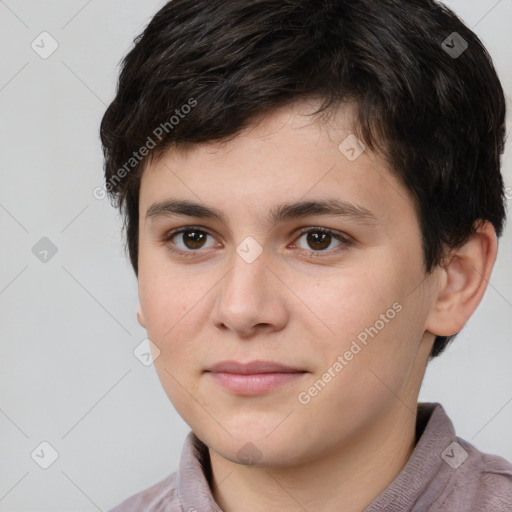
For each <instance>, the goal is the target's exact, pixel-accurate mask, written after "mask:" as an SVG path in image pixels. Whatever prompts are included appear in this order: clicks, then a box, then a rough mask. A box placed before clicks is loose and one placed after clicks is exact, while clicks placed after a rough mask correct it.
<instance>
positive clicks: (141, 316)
mask: <svg viewBox="0 0 512 512" xmlns="http://www.w3.org/2000/svg"><path fill="white" fill-rule="evenodd" d="M137 320H138V322H139V324H140V325H141V326H142V327H144V329H145V328H146V319H145V318H144V313H143V312H142V307H141V305H140V302H139V307H138V309H137Z"/></svg>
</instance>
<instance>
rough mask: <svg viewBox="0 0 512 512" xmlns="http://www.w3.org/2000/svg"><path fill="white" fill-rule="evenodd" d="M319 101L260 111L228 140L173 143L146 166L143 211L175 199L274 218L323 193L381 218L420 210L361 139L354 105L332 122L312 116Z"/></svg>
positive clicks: (216, 212) (215, 212)
mask: <svg viewBox="0 0 512 512" xmlns="http://www.w3.org/2000/svg"><path fill="white" fill-rule="evenodd" d="M317 107H318V103H316V102H314V101H311V100H308V101H302V102H296V103H293V104H291V105H288V106H286V107H282V108H280V109H277V110H275V111H273V112H272V113H270V114H266V115H265V116H261V117H259V118H255V120H254V121H253V122H252V123H251V124H250V125H249V126H248V127H247V128H245V129H244V130H243V131H241V132H240V133H239V134H237V135H236V136H234V137H233V138H231V139H229V140H226V141H220V142H219V141H215V142H209V143H202V144H196V145H191V146H189V147H187V148H185V149H181V150H180V151H176V150H173V149H170V150H168V151H167V152H166V153H164V154H163V155H162V156H160V157H159V158H158V159H155V160H154V161H153V162H151V163H150V164H149V165H148V166H147V168H146V169H145V170H144V173H143V176H142V181H141V189H140V214H141V218H145V217H146V216H147V215H149V216H151V213H155V212H156V210H158V205H156V204H157V203H160V206H162V204H163V203H165V202H166V201H167V202H169V200H171V202H172V201H174V200H176V199H178V200H180V199H185V200H189V202H191V203H192V202H193V203H200V204H202V205H204V206H205V207H206V205H208V206H207V207H206V208H207V209H208V210H210V213H211V214H212V215H210V217H211V218H214V217H216V218H217V220H221V221H224V222H225V221H226V220H227V218H226V215H227V216H230V217H232V216H233V215H235V214H239V213H241V212H240V209H239V208H240V207H242V208H244V210H248V209H250V210H251V211H252V212H253V213H256V212H259V214H261V217H262V219H263V218H264V219H265V221H266V222H272V221H274V222H275V220H276V218H277V217H279V216H281V217H282V218H285V217H286V215H283V205H284V203H287V204H288V206H290V205H291V204H292V203H293V204H297V203H299V202H301V203H304V202H306V201H310V202H311V201H318V200H321V199H327V200H328V201H331V202H333V201H340V202H343V203H344V204H345V206H349V207H350V206H353V209H354V211H355V210H359V212H360V213H363V212H364V211H366V213H368V218H369V217H371V216H372V215H373V216H374V217H376V218H378V219H381V220H383V221H384V220H386V219H388V217H389V216H390V215H393V214H395V215H398V214H400V215H407V214H412V215H414V213H415V210H414V205H413V201H412V197H411V195H410V193H409V192H408V190H407V189H406V188H405V187H404V186H403V184H402V183H401V181H400V180H399V179H398V178H397V177H396V176H394V174H393V173H392V172H391V170H390V168H389V166H388V165H387V163H386V162H385V161H384V160H383V159H382V158H381V157H380V156H378V155H377V154H375V153H373V152H370V151H368V150H363V147H364V146H362V145H360V144H359V142H358V139H357V138H356V135H355V134H354V133H353V131H354V130H353V118H354V116H353V109H352V108H351V106H350V105H346V106H344V107H341V108H340V109H339V111H338V112H337V113H336V115H332V116H331V117H329V119H328V122H323V120H322V122H320V121H319V119H318V118H316V117H314V116H311V113H312V112H314V111H315V110H316V108H317ZM354 157H355V158H354ZM160 209H161V208H160ZM151 210H153V212H151ZM198 211H199V210H198V209H197V208H196V212H198Z"/></svg>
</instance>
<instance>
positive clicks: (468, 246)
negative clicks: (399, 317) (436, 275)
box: [426, 221, 498, 336]
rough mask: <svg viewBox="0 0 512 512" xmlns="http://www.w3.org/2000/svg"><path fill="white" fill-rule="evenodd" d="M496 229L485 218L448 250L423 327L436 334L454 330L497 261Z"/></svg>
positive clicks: (481, 292)
mask: <svg viewBox="0 0 512 512" xmlns="http://www.w3.org/2000/svg"><path fill="white" fill-rule="evenodd" d="M497 249H498V243H497V238H496V232H495V230H494V227H493V226H492V224H491V223H490V222H488V221H486V222H484V223H481V224H480V225H479V227H478V229H477V231H476V233H475V234H474V235H473V236H472V237H471V238H470V239H469V240H468V241H467V242H466V243H465V244H464V245H463V246H462V247H460V248H458V249H455V250H454V251H452V253H451V254H450V257H449V259H448V262H447V263H446V264H444V265H443V266H442V268H440V269H439V271H440V272H441V275H440V280H439V286H438V292H437V294H436V296H435V297H434V300H435V302H434V303H433V305H432V308H431V311H430V313H429V315H428V318H427V323H426V330H427V331H429V332H431V333H432V334H435V335H436V336H451V335H454V334H457V333H458V332H459V331H460V330H461V329H462V328H463V327H464V325H465V324H466V322H467V321H468V319H469V318H470V316H471V315H472V314H473V313H474V311H475V310H476V308H477V307H478V304H480V301H481V300H482V297H483V296H484V293H485V290H486V289H487V285H488V283H489V279H490V276H491V272H492V268H493V266H494V262H495V261H496V254H497Z"/></svg>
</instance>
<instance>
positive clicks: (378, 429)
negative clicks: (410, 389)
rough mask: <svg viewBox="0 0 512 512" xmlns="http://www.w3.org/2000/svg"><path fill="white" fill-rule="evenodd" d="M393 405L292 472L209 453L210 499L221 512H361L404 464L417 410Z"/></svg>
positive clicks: (414, 427)
mask: <svg viewBox="0 0 512 512" xmlns="http://www.w3.org/2000/svg"><path fill="white" fill-rule="evenodd" d="M413 410H414V412H413V411H412V410H411V409H410V408H408V407H406V406H404V405H403V404H402V403H400V402H398V401H397V403H396V406H395V407H394V409H391V410H388V411H387V413H386V415H385V417H381V418H379V420H378V421H375V422H373V423H372V425H370V426H369V427H367V428H366V429H364V431H361V432H358V433H357V434H356V435H355V436H353V438H351V439H350V440H349V441H345V442H344V443H343V445H340V446H336V447H334V448H333V449H331V450H330V451H329V453H326V454H323V455H322V456H321V457H318V458H316V459H314V460H309V461H307V462H304V463H303V464H300V465H295V466H293V467H283V466H280V467H278V468H276V467H263V468H262V467H258V466H243V465H240V464H236V463H234V462H232V461H230V460H227V459H224V458H223V457H221V456H220V455H219V454H217V453H216V452H214V451H213V450H211V449H210V450H209V452H210V462H211V470H212V489H213V491H212V493H213V496H214V498H215V500H216V502H217V503H218V504H219V506H220V507H221V509H222V510H223V511H224V512H235V511H237V510H240V503H243V504H244V507H243V509H244V511H247V512H264V511H265V512H266V511H268V510H280V511H282V512H288V511H294V512H295V511H297V510H301V509H303V510H322V511H323V512H331V511H332V512H334V511H339V510H343V511H345V512H360V511H361V510H363V509H364V508H365V507H367V506H368V505H369V504H370V503H371V502H372V501H373V500H374V499H375V498H376V497H377V496H378V495H379V494H380V493H381V492H382V491H383V490H384V489H386V487H388V486H389V484H390V483H391V482H392V481H393V480H394V479H395V478H396V476H397V475H398V473H400V471H401V470H402V468H403V467H404V466H405V464H406V463H407V461H408V459H409V457H410V456H411V454H412V452H413V450H414V445H415V435H416V433H415V430H416V410H415V409H413Z"/></svg>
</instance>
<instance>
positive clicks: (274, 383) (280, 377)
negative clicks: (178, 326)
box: [206, 361, 308, 395]
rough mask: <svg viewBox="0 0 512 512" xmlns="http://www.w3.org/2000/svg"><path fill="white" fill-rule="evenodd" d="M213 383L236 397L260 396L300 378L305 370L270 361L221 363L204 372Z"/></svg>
mask: <svg viewBox="0 0 512 512" xmlns="http://www.w3.org/2000/svg"><path fill="white" fill-rule="evenodd" d="M206 372H207V374H209V375H210V376H211V377H212V379H213V381H214V382H215V383H216V384H218V385H219V386H221V387H222V388H224V389H225V390H228V391H230V392H232V393H235V394H237V395H261V394H265V393H269V392H270V391H272V390H275V389H276V388H278V387H281V386H283V385H285V384H288V383H291V382H294V381H296V380H298V379H300V378H302V377H303V376H304V375H305V374H306V373H308V372H307V371H305V370H302V369H298V368H294V367H290V366H286V365H283V364H280V363H275V362H271V361H251V362H248V363H240V362H237V361H222V362H220V363H217V364H214V365H213V366H211V367H210V368H209V369H208V370H206Z"/></svg>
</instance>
